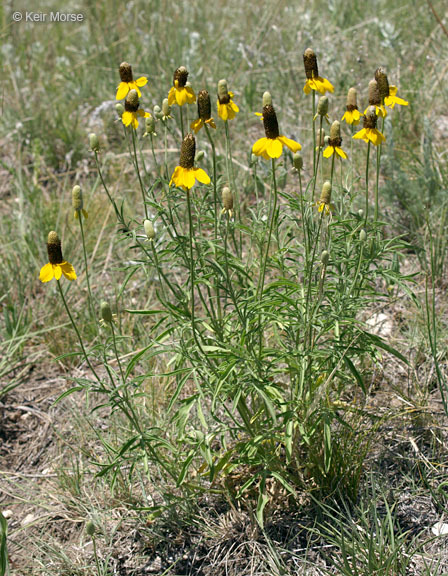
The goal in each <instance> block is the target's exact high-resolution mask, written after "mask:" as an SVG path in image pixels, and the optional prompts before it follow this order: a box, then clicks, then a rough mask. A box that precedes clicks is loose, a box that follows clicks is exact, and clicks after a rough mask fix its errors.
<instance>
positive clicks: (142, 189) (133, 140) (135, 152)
mask: <svg viewBox="0 0 448 576" xmlns="http://www.w3.org/2000/svg"><path fill="white" fill-rule="evenodd" d="M134 132H135V131H134V129H132V131H131V134H132V147H133V149H134V164H135V169H136V171H137V176H138V181H139V183H140V189H141V191H142V200H143V206H144V208H145V217H146V218H148V207H147V206H146V199H145V187H144V186H143V181H142V177H141V175H140V168H139V166H138V158H137V149H136V147H135V134H134Z"/></svg>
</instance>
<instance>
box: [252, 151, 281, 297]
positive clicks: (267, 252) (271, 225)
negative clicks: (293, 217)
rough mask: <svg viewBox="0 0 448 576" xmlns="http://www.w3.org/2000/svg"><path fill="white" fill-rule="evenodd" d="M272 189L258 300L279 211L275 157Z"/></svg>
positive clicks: (261, 291) (261, 292)
mask: <svg viewBox="0 0 448 576" xmlns="http://www.w3.org/2000/svg"><path fill="white" fill-rule="evenodd" d="M272 191H273V192H274V205H273V207H272V212H271V218H270V222H269V233H268V242H267V245H266V251H265V254H264V258H263V264H262V267H261V274H260V277H259V280H258V288H257V295H258V300H261V295H262V294H263V288H264V279H265V275H266V264H267V261H268V255H269V248H270V245H271V236H272V229H273V228H274V220H275V219H276V217H275V215H276V212H277V200H278V194H277V180H276V178H275V159H274V158H272Z"/></svg>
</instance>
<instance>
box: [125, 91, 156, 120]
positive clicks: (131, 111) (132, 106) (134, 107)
mask: <svg viewBox="0 0 448 576" xmlns="http://www.w3.org/2000/svg"><path fill="white" fill-rule="evenodd" d="M124 109H125V111H124V112H123V115H122V117H121V121H122V122H123V124H124V125H125V126H129V125H132V127H133V128H134V130H137V127H138V120H137V116H140V117H141V118H149V117H150V116H151V114H150V113H149V112H145V111H144V110H143V109H142V108H140V103H139V101H138V94H137V91H136V90H131V91H130V92H129V93H128V95H127V96H126V100H125V101H124Z"/></svg>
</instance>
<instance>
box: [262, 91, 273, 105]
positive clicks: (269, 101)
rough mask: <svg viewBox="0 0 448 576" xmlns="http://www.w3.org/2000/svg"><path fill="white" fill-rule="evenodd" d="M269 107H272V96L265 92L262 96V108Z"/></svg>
mask: <svg viewBox="0 0 448 576" xmlns="http://www.w3.org/2000/svg"><path fill="white" fill-rule="evenodd" d="M269 105H271V106H272V96H271V93H270V92H265V93H264V94H263V107H264V106H269Z"/></svg>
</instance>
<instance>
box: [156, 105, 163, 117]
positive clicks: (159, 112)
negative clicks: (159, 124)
mask: <svg viewBox="0 0 448 576" xmlns="http://www.w3.org/2000/svg"><path fill="white" fill-rule="evenodd" d="M154 116H155V117H156V118H157V120H161V119H162V117H163V113H162V110H161V109H160V106H157V104H156V105H155V106H154Z"/></svg>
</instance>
